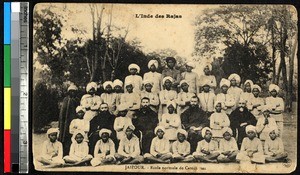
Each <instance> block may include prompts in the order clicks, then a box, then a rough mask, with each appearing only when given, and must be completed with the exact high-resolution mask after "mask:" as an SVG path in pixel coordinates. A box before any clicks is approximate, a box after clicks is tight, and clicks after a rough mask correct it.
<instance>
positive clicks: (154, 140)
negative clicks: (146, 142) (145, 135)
mask: <svg viewBox="0 0 300 175" xmlns="http://www.w3.org/2000/svg"><path fill="white" fill-rule="evenodd" d="M155 144H156V139H155V138H154V139H152V142H151V146H150V154H151V155H153V156H154V157H156V155H157V154H158V153H157V152H156V150H155Z"/></svg>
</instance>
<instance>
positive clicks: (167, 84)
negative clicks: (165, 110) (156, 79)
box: [164, 80, 172, 89]
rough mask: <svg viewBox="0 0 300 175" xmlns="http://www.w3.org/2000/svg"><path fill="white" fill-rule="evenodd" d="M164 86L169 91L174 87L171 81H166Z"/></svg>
mask: <svg viewBox="0 0 300 175" xmlns="http://www.w3.org/2000/svg"><path fill="white" fill-rule="evenodd" d="M164 85H165V87H166V88H167V89H169V88H171V86H172V82H171V81H170V80H166V81H165V84H164Z"/></svg>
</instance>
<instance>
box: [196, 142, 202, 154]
mask: <svg viewBox="0 0 300 175" xmlns="http://www.w3.org/2000/svg"><path fill="white" fill-rule="evenodd" d="M201 149H202V145H201V142H198V144H197V148H196V152H197V153H200V152H201Z"/></svg>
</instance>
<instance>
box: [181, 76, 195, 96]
mask: <svg viewBox="0 0 300 175" xmlns="http://www.w3.org/2000/svg"><path fill="white" fill-rule="evenodd" d="M181 77H182V78H183V79H184V80H186V81H187V83H188V85H189V92H191V93H198V92H199V88H198V87H199V83H198V81H199V76H198V74H197V73H195V72H183V73H182V74H181Z"/></svg>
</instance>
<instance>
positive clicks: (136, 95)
mask: <svg viewBox="0 0 300 175" xmlns="http://www.w3.org/2000/svg"><path fill="white" fill-rule="evenodd" d="M134 102H135V103H136V104H134V105H133V106H132V108H131V109H132V110H136V109H140V106H141V97H140V95H139V94H135V97H134Z"/></svg>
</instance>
